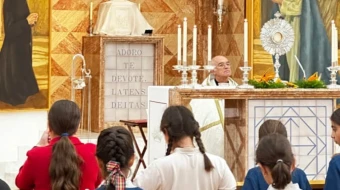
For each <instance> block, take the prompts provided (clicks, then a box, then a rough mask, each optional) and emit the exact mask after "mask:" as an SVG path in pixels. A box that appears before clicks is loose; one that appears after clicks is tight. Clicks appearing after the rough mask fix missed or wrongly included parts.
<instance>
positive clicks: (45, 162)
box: [15, 100, 102, 190]
mask: <svg viewBox="0 0 340 190" xmlns="http://www.w3.org/2000/svg"><path fill="white" fill-rule="evenodd" d="M80 115H81V114H80V109H79V107H78V106H77V104H76V103H74V102H72V101H69V100H59V101H56V102H55V103H54V104H53V105H52V107H51V109H50V110H49V112H48V130H46V131H45V133H44V134H43V136H42V137H41V139H40V141H39V143H38V144H37V146H35V147H33V148H32V149H31V150H29V151H28V152H27V160H26V161H25V163H24V165H23V166H22V167H21V168H20V171H19V174H18V175H17V177H16V180H15V183H16V185H17V187H18V188H19V189H25V190H28V189H30V190H31V189H34V190H47V189H51V190H85V189H89V190H94V189H95V188H96V187H97V186H98V185H99V184H100V182H101V181H102V178H101V175H100V170H99V167H98V164H97V161H96V157H95V152H96V146H95V145H94V144H91V143H87V144H84V143H82V142H81V141H80V139H79V138H77V137H76V136H75V134H76V132H77V131H78V128H79V123H80V119H81V117H80ZM49 138H51V142H49Z"/></svg>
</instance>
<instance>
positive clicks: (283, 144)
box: [256, 134, 300, 190]
mask: <svg viewBox="0 0 340 190" xmlns="http://www.w3.org/2000/svg"><path fill="white" fill-rule="evenodd" d="M256 162H257V163H258V165H259V167H260V169H261V172H262V174H263V177H264V179H265V180H266V182H267V183H268V184H270V185H269V187H268V190H300V187H299V184H297V183H296V184H293V183H292V175H291V172H292V170H293V169H294V156H293V152H292V148H291V145H290V143H289V141H288V139H287V138H286V137H284V136H283V135H280V134H271V135H268V136H265V137H263V138H262V139H261V140H260V142H259V144H258V147H257V149H256Z"/></svg>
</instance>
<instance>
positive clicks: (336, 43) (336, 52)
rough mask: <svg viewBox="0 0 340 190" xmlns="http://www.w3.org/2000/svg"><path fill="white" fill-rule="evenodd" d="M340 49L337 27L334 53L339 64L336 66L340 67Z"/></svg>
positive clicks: (336, 29)
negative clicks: (339, 53) (339, 51)
mask: <svg viewBox="0 0 340 190" xmlns="http://www.w3.org/2000/svg"><path fill="white" fill-rule="evenodd" d="M338 49H339V44H338V28H336V27H335V50H334V53H335V62H336V63H337V65H335V66H338V65H339V63H338V61H339V60H338V59H339V55H338Z"/></svg>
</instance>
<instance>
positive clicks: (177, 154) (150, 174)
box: [134, 106, 236, 190]
mask: <svg viewBox="0 0 340 190" xmlns="http://www.w3.org/2000/svg"><path fill="white" fill-rule="evenodd" d="M160 130H161V131H162V132H163V133H164V137H165V140H166V142H167V143H168V148H167V150H166V157H163V158H160V159H157V160H155V161H154V162H152V163H151V164H150V166H148V167H147V168H146V170H144V171H143V172H142V173H141V174H140V175H138V176H137V178H136V180H135V181H134V184H135V185H137V186H138V187H140V188H142V189H147V190H157V189H161V190H179V189H188V190H191V189H192V190H210V189H211V190H216V189H225V190H234V189H236V180H235V178H234V176H233V174H232V173H231V171H230V169H229V167H228V165H227V163H226V161H225V160H224V159H222V158H220V157H218V156H215V155H212V154H208V153H206V152H205V149H204V145H203V143H202V140H201V133H200V131H199V125H198V123H197V122H196V120H195V119H194V116H193V114H192V113H191V112H190V110H189V109H187V108H186V107H184V106H170V107H168V108H167V109H166V110H165V112H164V114H163V117H162V121H161V126H160ZM194 138H195V140H196V142H197V145H198V147H195V146H194V143H193V139H194Z"/></svg>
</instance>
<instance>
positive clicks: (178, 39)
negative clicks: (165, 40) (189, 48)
mask: <svg viewBox="0 0 340 190" xmlns="http://www.w3.org/2000/svg"><path fill="white" fill-rule="evenodd" d="M181 38H182V28H181V25H178V28H177V60H178V61H177V64H178V65H179V64H181V57H182V55H181V54H182V53H181V52H182V51H181V48H182V47H181V45H182V42H181Z"/></svg>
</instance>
